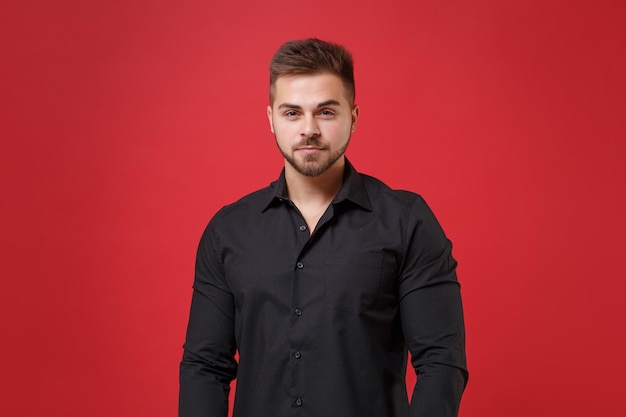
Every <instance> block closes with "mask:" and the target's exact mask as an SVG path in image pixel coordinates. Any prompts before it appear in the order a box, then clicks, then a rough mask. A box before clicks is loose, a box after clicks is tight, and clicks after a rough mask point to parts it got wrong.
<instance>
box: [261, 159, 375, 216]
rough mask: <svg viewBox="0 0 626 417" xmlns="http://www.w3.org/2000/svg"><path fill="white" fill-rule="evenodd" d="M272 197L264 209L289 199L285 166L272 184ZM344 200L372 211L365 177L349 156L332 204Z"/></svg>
mask: <svg viewBox="0 0 626 417" xmlns="http://www.w3.org/2000/svg"><path fill="white" fill-rule="evenodd" d="M270 188H271V190H272V191H271V192H270V198H269V200H268V202H267V204H265V205H264V206H263V210H262V211H266V210H267V209H268V208H270V207H271V206H273V205H275V204H278V203H281V202H283V201H287V200H289V197H287V183H286V182H285V168H283V169H282V171H281V172H280V176H279V177H278V179H277V180H276V181H274V182H273V183H272V184H271V185H270ZM343 201H351V202H352V203H354V204H356V205H358V206H359V207H361V208H363V209H365V210H367V211H372V205H371V203H370V199H369V197H368V196H367V190H366V189H365V185H364V184H363V179H362V178H361V175H360V174H359V173H358V172H357V170H356V169H354V167H353V166H352V164H351V163H350V161H348V158H346V164H345V167H344V171H343V185H342V186H341V189H340V190H339V192H338V193H337V195H336V196H335V198H334V199H333V202H332V204H339V203H341V202H343Z"/></svg>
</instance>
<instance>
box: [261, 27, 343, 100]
mask: <svg viewBox="0 0 626 417" xmlns="http://www.w3.org/2000/svg"><path fill="white" fill-rule="evenodd" d="M353 67H354V65H353V63H352V55H351V54H350V52H349V51H348V50H347V49H346V48H345V47H343V46H341V45H339V44H336V43H331V42H326V41H322V40H319V39H315V38H310V39H302V40H293V41H288V42H286V43H284V44H283V45H282V46H281V47H280V48H278V50H277V51H276V53H275V54H274V56H273V57H272V59H271V61H270V103H274V88H275V85H276V80H277V79H278V78H280V77H284V76H289V75H303V74H322V73H328V74H333V75H336V76H338V77H339V78H341V81H342V82H343V87H344V90H345V94H346V98H347V99H348V102H349V103H350V104H351V105H354V97H355V88H354V69H353Z"/></svg>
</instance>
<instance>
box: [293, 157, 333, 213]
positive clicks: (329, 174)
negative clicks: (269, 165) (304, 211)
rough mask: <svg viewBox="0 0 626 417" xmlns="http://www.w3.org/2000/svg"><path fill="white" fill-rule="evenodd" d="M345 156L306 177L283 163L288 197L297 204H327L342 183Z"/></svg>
mask: <svg viewBox="0 0 626 417" xmlns="http://www.w3.org/2000/svg"><path fill="white" fill-rule="evenodd" d="M344 167H345V158H340V159H339V160H338V161H337V162H335V164H333V166H331V167H330V168H329V169H328V170H326V171H325V172H324V173H322V174H321V175H318V176H316V177H307V176H306V175H302V174H300V173H299V172H298V171H296V170H295V169H294V168H293V167H292V166H291V165H290V164H289V163H285V181H286V183H287V194H288V196H289V199H291V201H293V202H294V203H295V204H296V205H297V206H312V205H328V204H330V202H331V201H332V200H333V198H335V196H336V195H337V193H338V192H339V189H341V185H342V184H343V171H344Z"/></svg>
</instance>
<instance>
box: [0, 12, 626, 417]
mask: <svg viewBox="0 0 626 417" xmlns="http://www.w3.org/2000/svg"><path fill="white" fill-rule="evenodd" d="M2 9H3V10H2V13H1V14H0V35H1V38H0V39H1V44H0V45H1V50H0V53H1V57H2V58H1V64H0V65H1V66H0V72H1V75H2V77H1V81H0V83H1V84H0V85H1V91H0V93H1V94H0V100H1V105H2V108H1V112H0V128H1V136H2V147H1V148H0V174H1V176H0V178H1V179H0V181H1V182H0V184H1V189H0V192H1V196H2V204H1V205H0V210H1V211H0V227H1V229H0V243H1V247H0V256H1V257H2V259H1V263H0V268H1V269H0V274H1V280H0V286H1V287H0V294H1V297H2V302H1V304H0V308H1V309H2V311H0V313H1V314H0V320H2V323H1V325H2V327H1V328H2V343H1V345H0V349H1V352H0V360H1V361H2V371H1V373H2V377H1V379H0V381H1V382H0V384H1V385H0V392H1V393H2V400H1V401H0V415H3V416H14V415H15V416H17V415H19V416H35V415H49V416H93V417H100V416H172V415H175V413H176V403H177V395H178V380H177V378H178V363H179V360H180V357H181V354H182V349H181V345H182V343H183V339H184V332H185V327H186V321H187V315H188V309H189V302H190V297H191V283H192V279H193V262H194V257H195V249H196V245H197V242H198V239H199V237H200V233H201V232H202V230H203V228H204V226H205V225H206V223H207V221H208V220H209V218H210V217H211V215H212V214H213V213H214V212H215V211H216V210H218V209H219V208H220V207H221V206H223V205H224V204H227V203H229V202H231V201H233V200H235V199H236V198H238V197H240V196H242V195H243V194H245V193H247V192H250V191H253V190H255V189H257V188H260V187H262V186H265V185H267V184H268V183H269V182H270V181H272V180H273V179H274V178H275V177H276V176H277V175H278V172H279V170H280V167H281V164H282V161H281V158H280V157H279V153H278V152H277V150H276V149H275V144H274V143H273V137H272V136H271V134H270V132H269V128H268V126H267V121H266V117H265V106H266V105H267V79H268V74H267V64H268V61H269V58H270V56H271V55H272V53H273V52H274V50H275V49H276V48H277V47H278V46H279V45H280V44H281V43H282V42H283V41H285V40H287V39H291V38H302V37H308V36H317V37H321V38H324V39H329V40H334V41H338V42H341V43H344V44H345V45H347V46H348V47H349V48H350V49H351V50H352V51H353V54H354V56H355V61H356V78H357V101H358V103H359V104H360V106H361V120H360V123H359V128H358V131H357V132H356V134H355V135H354V136H353V140H352V144H351V148H350V149H349V151H348V156H349V157H350V158H351V160H352V162H353V163H354V164H355V165H356V167H357V169H359V170H360V171H362V172H366V173H369V174H372V175H375V176H377V177H379V178H381V179H382V180H384V181H385V182H387V183H388V184H390V185H392V186H393V187H395V188H404V189H411V190H414V191H417V192H419V193H421V194H422V195H423V196H424V197H425V198H426V200H427V201H428V202H429V203H430V205H431V206H432V208H433V209H434V210H435V212H436V213H437V215H438V217H439V219H440V221H441V223H442V224H443V225H444V228H445V230H446V232H447V234H448V235H449V237H450V238H451V239H452V240H453V242H454V243H455V256H456V257H457V258H458V260H459V264H460V266H459V276H460V279H461V281H462V288H463V296H464V302H465V311H466V322H467V331H468V348H467V352H468V358H469V366H470V371H471V376H470V382H469V385H468V388H467V391H466V394H465V396H464V399H463V404H462V407H461V416H462V417H478V416H480V417H485V416H487V417H489V416H493V417H500V416H507V417H515V416H524V417H526V416H588V415H607V416H609V415H620V414H622V413H623V410H624V407H625V406H626V404H625V400H624V398H625V397H624V392H623V391H624V388H625V385H624V374H625V373H626V361H625V359H624V351H625V346H624V345H625V344H624V342H625V339H626V334H625V333H626V331H625V329H626V326H625V325H624V319H625V318H626V310H625V307H624V295H625V287H626V285H625V284H624V278H625V274H624V267H623V261H624V249H625V246H626V245H625V244H624V238H625V236H626V225H625V221H624V213H625V212H626V210H625V209H626V207H625V206H626V204H625V195H624V188H625V187H624V183H625V179H626V170H625V168H624V161H625V157H626V146H625V144H626V122H625V119H626V117H625V114H626V99H625V97H626V85H625V84H626V83H625V76H624V74H626V59H625V55H626V54H625V52H624V51H626V29H625V27H626V25H625V24H624V22H625V18H626V5H625V3H624V2H623V1H622V0H616V1H593V2H592V1H586V2H580V1H551V0H541V1H500V0H483V1H480V0H476V1H441V0H437V1H435V0H432V1H430V0H429V1H405V2H398V1H385V2H368V1H363V0H360V1H356V0H351V1H337V0H335V1H325V0H324V1H320V2H313V3H285V2H273V3H272V2H257V1H244V2H228V1H225V0H212V1H200V0H191V1H180V2H176V1H154V0H130V1H109V2H85V1H78V0H57V1H55V2H49V1H34V0H32V1H28V2H4V4H3V6H2Z"/></svg>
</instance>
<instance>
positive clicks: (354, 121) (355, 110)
mask: <svg viewBox="0 0 626 417" xmlns="http://www.w3.org/2000/svg"><path fill="white" fill-rule="evenodd" d="M359 112H360V109H359V106H358V105H356V104H355V105H354V108H353V109H352V128H351V131H352V132H354V131H355V130H356V124H357V122H358V120H359Z"/></svg>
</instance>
